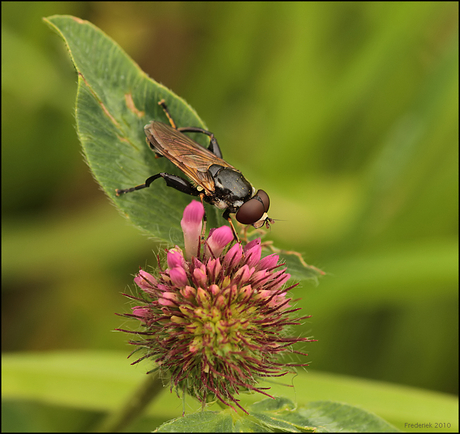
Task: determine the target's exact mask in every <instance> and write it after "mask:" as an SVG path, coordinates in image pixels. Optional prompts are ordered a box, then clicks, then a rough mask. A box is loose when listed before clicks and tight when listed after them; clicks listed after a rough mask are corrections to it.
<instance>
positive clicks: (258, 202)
mask: <svg viewBox="0 0 460 434" xmlns="http://www.w3.org/2000/svg"><path fill="white" fill-rule="evenodd" d="M158 104H159V105H160V106H161V107H162V109H163V110H164V112H165V114H166V116H167V118H168V120H169V123H170V124H171V126H169V125H166V124H164V123H162V122H158V121H152V122H150V123H149V124H148V125H146V126H145V127H144V131H145V135H146V136H147V141H148V144H149V146H150V148H151V149H152V151H153V152H155V154H156V156H157V157H166V158H167V159H168V160H169V161H171V163H173V164H174V165H175V166H177V167H178V168H179V169H180V170H182V172H184V174H185V175H187V176H188V177H189V178H190V179H191V180H192V181H193V183H192V182H190V181H188V180H186V179H184V178H181V177H180V176H177V175H172V174H169V173H164V172H161V173H157V174H156V175H153V176H150V177H149V178H147V179H146V181H145V182H144V184H140V185H137V186H135V187H131V188H126V189H122V190H119V189H117V190H115V191H116V194H117V196H120V195H121V194H125V193H131V192H133V191H136V190H141V189H143V188H147V187H149V186H150V184H151V183H152V182H153V181H155V180H156V179H158V178H163V179H164V180H165V181H166V185H167V186H168V187H172V188H175V189H176V190H178V191H181V192H182V193H186V194H190V195H192V196H199V197H200V199H201V201H202V202H203V200H204V201H206V202H208V203H210V204H212V205H214V206H216V207H217V208H219V209H222V210H225V211H224V213H223V215H222V216H223V218H225V219H226V220H228V221H229V223H230V226H231V228H232V230H233V234H234V236H235V238H236V239H238V236H237V234H236V231H235V228H234V227H233V223H232V219H231V218H230V214H233V213H235V214H236V215H235V218H236V220H237V221H238V222H240V223H242V224H245V225H252V226H254V227H255V228H261V227H262V226H263V225H264V224H265V225H266V227H267V228H268V227H269V225H270V223H273V220H272V219H270V218H269V217H268V216H267V212H268V208H269V206H270V199H269V197H268V194H267V193H265V191H264V190H257V191H256V190H255V189H254V187H253V186H252V185H251V183H250V182H249V181H248V180H247V179H246V178H245V177H244V176H243V174H242V173H241V172H240V171H239V170H238V169H235V168H234V167H233V166H232V165H230V164H228V163H227V162H226V161H225V160H223V159H222V152H221V150H220V147H219V144H218V143H217V140H216V138H215V137H214V134H213V133H211V132H210V131H206V130H204V129H202V128H197V127H184V128H177V126H176V124H175V122H174V120H173V119H172V117H171V114H170V113H169V111H168V108H167V106H166V103H165V101H164V100H161V101H160V102H159V103H158ZM185 132H193V133H202V134H206V135H207V136H209V137H210V144H209V147H208V148H207V149H206V148H204V147H202V146H201V145H199V144H198V143H196V142H194V141H193V140H192V139H190V138H189V137H187V136H186V135H185V134H183V133H185Z"/></svg>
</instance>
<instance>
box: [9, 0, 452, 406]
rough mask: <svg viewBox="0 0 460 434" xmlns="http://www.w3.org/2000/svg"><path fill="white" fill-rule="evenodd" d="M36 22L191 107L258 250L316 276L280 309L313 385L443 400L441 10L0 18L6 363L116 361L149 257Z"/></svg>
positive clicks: (446, 289) (72, 79) (59, 10)
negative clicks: (102, 49)
mask: <svg viewBox="0 0 460 434" xmlns="http://www.w3.org/2000/svg"><path fill="white" fill-rule="evenodd" d="M53 14H70V15H75V16H78V17H80V18H83V19H87V20H89V21H91V22H93V23H94V24H95V25H96V26H98V27H99V28H101V29H102V30H104V31H105V32H106V33H107V34H108V35H109V36H111V37H112V38H113V39H114V40H115V41H117V42H118V43H119V44H120V45H121V47H122V48H123V49H124V50H125V51H126V52H127V53H128V54H129V55H130V56H131V57H133V58H134V60H135V61H136V62H138V64H139V65H140V67H141V68H142V69H143V70H144V71H146V72H147V73H148V74H149V75H150V76H151V77H153V78H154V79H155V80H156V81H158V82H160V83H163V84H164V85H166V86H167V87H169V88H171V89H172V90H173V91H174V92H175V93H176V94H178V95H180V96H181V97H183V98H184V99H185V100H186V101H187V102H189V103H190V104H191V105H192V106H193V107H194V108H195V109H196V111H197V113H198V114H199V116H200V117H201V118H202V119H203V120H204V121H205V122H206V124H207V125H208V127H209V128H210V130H211V131H213V132H214V133H215V135H216V137H217V138H218V140H219V143H220V144H221V147H222V150H223V152H224V156H225V158H226V159H227V160H228V161H229V162H230V163H232V164H234V165H235V166H236V167H238V168H239V169H241V170H242V171H243V172H244V173H245V175H246V176H247V177H248V179H250V180H251V182H252V183H253V184H254V185H255V187H256V188H259V187H260V188H263V189H265V190H266V191H268V192H269V194H270V197H271V200H272V205H271V210H270V211H271V212H270V215H271V217H273V218H275V219H279V221H277V222H276V224H275V225H273V227H272V229H271V233H270V235H269V237H268V238H270V239H273V240H275V242H276V244H277V245H280V246H281V247H283V248H285V249H288V250H298V251H301V252H303V253H304V255H305V257H306V258H307V261H308V262H309V263H311V264H314V265H316V266H318V267H320V268H322V269H324V270H325V271H326V272H328V273H329V275H328V276H326V278H323V279H321V282H320V285H319V286H318V287H312V286H311V285H303V286H302V287H301V288H299V289H297V290H296V291H297V292H296V295H298V296H299V297H302V301H301V302H299V303H300V304H301V305H302V307H303V308H304V309H305V313H309V314H312V315H313V317H312V318H311V320H309V322H308V323H307V324H305V332H306V333H308V335H313V336H314V337H315V338H316V339H318V340H319V342H318V343H315V344H311V345H309V347H308V348H304V350H305V351H307V352H309V353H310V357H309V360H311V361H312V363H311V369H313V370H321V371H330V372H337V373H342V374H350V375H356V376H362V377H367V378H372V379H378V380H387V381H391V382H395V383H402V384H407V385H413V386H418V387H423V388H429V389H434V390H439V391H443V392H450V393H457V387H458V295H457V286H458V279H457V264H458V254H457V245H458V243H457V233H458V230H457V228H458V199H457V195H458V166H457V165H458V4H457V3H456V2H399V3H398V2H389V3H384V2H375V3H374V2H358V3H356V2H354V3H353V2H351V3H349V2H343V3H335V2H334V3H319V2H318V3H316V2H315V3H295V2H277V3H271V2H252V3H220V2H219V3H207V2H203V3H195V2H191V3H187V2H179V3H176V2H166V3H162V2H149V3H136V2H126V3H123V2H122V3H118V2H107V3H105V2H94V3H93V2H82V3H77V2H68V3H62V2H60V3H51V2H50V3H47V2H41V3H34V2H32V3H27V2H25V3H24V2H20V3H2V121H3V122H2V223H3V231H2V253H3V255H2V289H3V304H2V306H3V312H2V313H3V315H2V317H3V330H4V332H3V340H2V342H3V350H4V351H13V350H21V351H26V350H31V349H34V350H44V349H64V348H93V349H94V348H95V349H119V348H120V345H123V342H122V340H123V338H122V337H120V335H117V334H111V333H109V331H110V330H112V329H114V328H116V327H118V326H120V320H119V319H118V318H117V317H115V316H114V315H113V314H112V312H122V311H125V310H126V306H124V299H123V297H121V296H120V295H119V293H120V292H122V291H126V290H128V291H129V289H126V286H127V285H128V284H130V283H131V277H130V274H134V273H135V272H136V271H137V269H138V267H139V266H145V265H146V263H147V264H152V265H153V264H155V259H154V255H153V254H152V250H153V251H154V252H156V251H157V247H156V246H155V245H153V244H152V243H151V242H150V241H149V240H146V239H145V238H143V236H142V235H141V234H140V233H139V232H138V231H136V230H135V229H134V228H131V227H129V226H128V225H127V224H126V222H125V221H124V219H123V218H122V217H121V216H120V215H119V214H118V213H117V211H116V210H115V209H114V208H113V207H112V206H111V205H110V204H109V203H108V201H107V199H106V198H105V196H104V195H103V193H102V192H101V191H100V190H99V189H98V186H97V185H96V184H95V182H94V180H93V179H92V178H91V175H90V174H89V171H88V169H87V167H86V166H85V164H84V162H83V161H82V158H81V155H80V149H79V144H78V141H77V137H76V133H75V129H74V124H75V122H74V118H73V116H72V113H73V107H74V99H75V92H76V76H75V73H74V71H73V69H72V66H71V63H70V61H69V59H68V55H67V53H66V52H65V49H64V48H63V44H62V41H61V40H60V39H59V38H58V37H57V36H56V35H55V34H53V33H52V32H50V31H49V29H48V27H47V26H46V25H44V23H43V22H42V20H41V18H42V17H45V16H49V15H53ZM142 181H143V179H140V180H139V182H142ZM152 206H155V204H152ZM127 352H128V350H127ZM127 369H128V368H127ZM146 370H147V368H146ZM331 399H333V397H331Z"/></svg>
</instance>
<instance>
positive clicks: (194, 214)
mask: <svg viewBox="0 0 460 434" xmlns="http://www.w3.org/2000/svg"><path fill="white" fill-rule="evenodd" d="M203 216H204V207H203V204H202V203H200V202H197V201H196V200H192V201H191V202H190V203H189V204H188V205H187V206H186V207H185V209H184V215H183V217H182V220H181V222H180V225H181V227H182V232H183V233H184V244H185V256H186V257H187V259H190V258H191V257H192V256H198V247H199V244H200V236H201V228H202V226H203Z"/></svg>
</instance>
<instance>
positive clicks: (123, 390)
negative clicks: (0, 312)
mask: <svg viewBox="0 0 460 434" xmlns="http://www.w3.org/2000/svg"><path fill="white" fill-rule="evenodd" d="M129 363H130V361H128V360H126V352H116V351H112V352H109V351H107V352H102V351H99V352H87V351H85V352H78V351H69V352H46V353H45V352H42V353H39V352H35V353H17V354H6V355H3V357H2V364H3V365H2V380H3V382H2V398H3V400H4V401H6V400H8V401H10V402H12V405H16V404H15V403H18V405H19V404H20V403H21V402H36V403H40V404H41V405H48V406H61V408H74V409H85V410H92V411H94V410H97V411H113V410H115V409H116V408H118V407H119V406H120V405H121V404H122V403H123V401H124V400H126V399H127V397H128V396H130V395H131V393H132V389H133V387H135V386H136V385H137V384H138V383H140V382H141V381H142V380H143V378H145V372H146V371H147V370H149V369H150V368H151V366H149V364H148V363H147V362H145V363H142V364H140V365H137V366H136V367H131V368H129V369H128V368H127V367H128V365H129ZM285 382H286V381H282V382H280V383H278V384H275V383H270V384H267V386H270V387H271V389H270V391H269V393H270V394H271V395H273V396H281V395H283V396H286V397H288V399H290V400H292V401H294V402H297V403H298V407H299V412H300V416H301V417H302V418H304V417H307V416H308V415H309V416H308V417H313V416H312V414H314V413H315V412H316V414H319V413H322V414H325V413H328V414H329V415H330V416H331V417H332V416H333V415H334V414H335V415H338V414H340V412H341V411H342V410H344V409H345V407H344V406H338V407H334V406H336V405H337V404H330V403H329V404H325V403H324V402H322V403H318V402H317V401H326V400H330V399H333V400H335V401H341V402H345V401H346V402H347V403H349V404H352V405H353V406H355V405H356V406H358V407H360V408H362V409H365V410H367V411H371V412H374V413H376V414H378V415H379V416H381V417H384V418H385V419H386V420H388V421H389V422H390V423H392V424H393V425H396V426H397V427H398V428H401V429H404V430H405V431H407V430H409V431H417V432H425V431H430V430H429V429H421V428H420V427H419V428H413V429H411V426H408V425H407V424H415V423H417V422H420V421H424V422H433V421H435V422H438V423H441V422H443V423H444V424H446V427H447V428H446V429H444V430H443V432H446V431H450V432H455V431H458V398H457V397H455V396H451V395H446V394H442V393H438V392H433V391H428V390H421V389H416V388H411V387H406V386H400V385H395V384H390V383H384V382H378V381H372V380H364V379H360V378H352V377H346V376H340V375H333V374H327V373H320V372H315V371H311V372H308V373H305V372H299V375H297V376H296V377H295V378H293V379H292V385H293V386H294V387H286V385H284V384H283V383H285ZM289 382H290V381H289ZM264 386H265V385H264ZM243 397H244V401H243V400H242V404H243V406H244V407H245V408H247V410H248V411H249V412H250V413H251V414H254V413H257V414H260V413H263V412H265V411H267V412H269V411H270V409H269V408H267V407H266V406H269V405H270V404H272V405H278V404H273V403H275V402H277V403H279V402H280V401H273V400H268V401H262V403H265V404H263V405H264V406H265V407H264V408H265V409H264V408H261V407H260V405H262V404H261V403H259V404H257V405H256V406H249V404H250V403H254V402H255V401H257V400H259V399H260V395H259V394H252V395H246V394H245V395H241V398H243ZM311 401H315V402H316V403H315V404H313V403H312V402H311ZM200 406H201V405H200V403H198V402H197V401H195V400H193V399H191V398H187V400H186V402H185V410H186V414H191V412H193V411H195V410H199V408H200ZM314 406H319V407H318V408H316V409H315V410H314ZM213 407H217V406H213ZM283 408H285V407H282V408H281V410H283ZM347 408H348V410H349V411H350V414H355V413H354V407H347ZM211 409H214V408H211ZM301 409H302V410H301ZM182 410H183V403H182V400H181V399H180V398H177V397H176V395H175V394H174V393H169V388H168V387H165V389H164V392H162V394H161V396H160V399H157V400H156V401H155V402H154V403H152V405H151V406H149V408H148V410H147V415H146V417H147V418H148V419H149V420H150V422H149V425H148V429H149V430H152V429H154V428H155V427H156V426H158V424H160V423H164V422H165V421H167V420H169V419H172V418H175V417H178V416H179V415H180V414H181V413H182ZM283 411H284V410H283ZM230 412H231V413H229V414H230V415H232V414H233V415H235V414H234V412H233V410H230ZM284 413H286V412H285V411H284ZM219 414H220V416H219V418H222V417H223V416H224V415H225V414H226V413H220V412H219ZM363 414H365V412H363V413H361V415H363ZM355 415H356V414H355ZM53 417H54V418H55V417H56V415H55V416H53ZM151 417H154V418H156V419H155V422H152V420H151V419H150V418H151ZM195 417H199V416H195ZM283 417H284V418H286V417H285V416H283ZM249 420H250V419H247V421H249ZM316 420H317V419H316ZM214 422H216V421H214ZM290 422H291V423H293V422H295V421H293V420H292V419H291V421H290ZM329 423H330V422H329ZM48 429H49V428H48ZM349 429H350V428H349ZM376 429H377V428H376Z"/></svg>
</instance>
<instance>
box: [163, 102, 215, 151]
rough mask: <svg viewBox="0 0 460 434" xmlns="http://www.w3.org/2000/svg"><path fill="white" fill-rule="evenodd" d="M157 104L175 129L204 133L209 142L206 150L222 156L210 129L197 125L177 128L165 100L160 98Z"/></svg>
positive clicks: (183, 131) (184, 131)
mask: <svg viewBox="0 0 460 434" xmlns="http://www.w3.org/2000/svg"><path fill="white" fill-rule="evenodd" d="M158 105H160V106H161V108H162V109H163V111H164V112H165V114H166V117H167V118H168V120H169V123H170V124H171V126H172V127H173V128H174V129H175V130H177V131H180V132H181V133H201V134H206V135H207V136H209V138H210V143H209V146H208V150H209V151H211V152H212V153H213V154H214V155H215V156H216V157H219V158H222V151H221V150H220V146H219V144H218V143H217V139H216V138H215V137H214V134H213V133H211V132H210V131H207V130H204V129H203V128H198V127H183V128H177V125H176V123H175V122H174V119H173V118H172V116H171V113H169V110H168V107H167V106H166V102H165V100H164V99H162V100H161V101H160V102H159V103H158Z"/></svg>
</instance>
